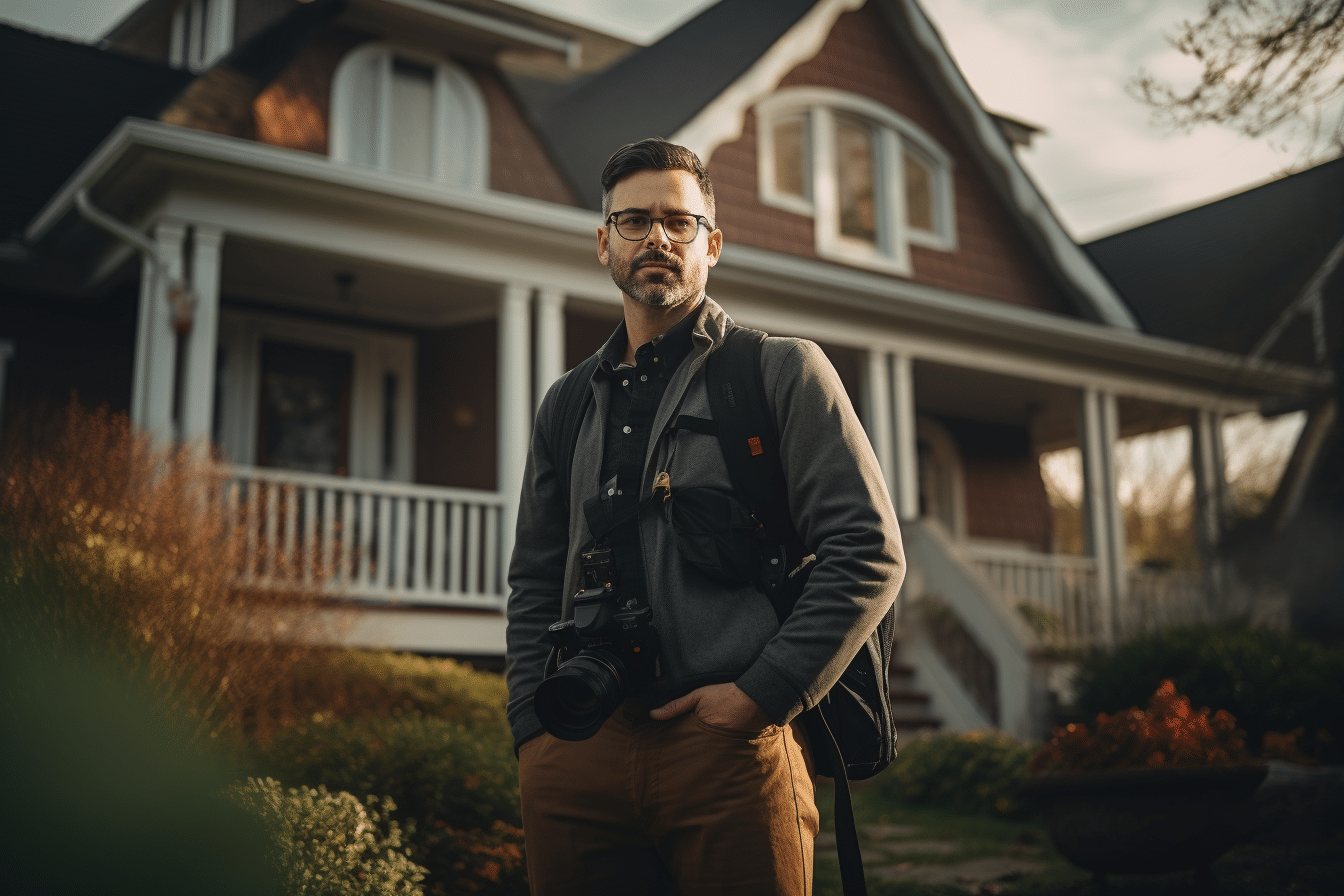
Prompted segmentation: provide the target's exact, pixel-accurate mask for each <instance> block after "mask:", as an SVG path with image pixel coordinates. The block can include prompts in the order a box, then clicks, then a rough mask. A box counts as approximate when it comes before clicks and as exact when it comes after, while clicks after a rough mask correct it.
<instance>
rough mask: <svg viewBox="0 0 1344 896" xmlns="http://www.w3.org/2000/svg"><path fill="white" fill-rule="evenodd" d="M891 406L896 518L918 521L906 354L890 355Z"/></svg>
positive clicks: (910, 379) (911, 376)
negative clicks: (893, 412) (892, 414)
mask: <svg viewBox="0 0 1344 896" xmlns="http://www.w3.org/2000/svg"><path fill="white" fill-rule="evenodd" d="M891 387H892V406H893V410H894V411H895V419H894V422H895V425H894V427H893V431H894V434H895V444H894V445H893V454H894V455H895V457H894V466H895V474H896V475H895V482H896V494H895V495H894V497H895V499H896V516H897V518H898V519H902V520H913V519H918V518H919V443H918V442H917V440H916V438H915V376H914V367H913V364H912V359H911V358H910V356H909V355H907V354H904V353H902V352H897V353H896V354H894V355H892V356H891Z"/></svg>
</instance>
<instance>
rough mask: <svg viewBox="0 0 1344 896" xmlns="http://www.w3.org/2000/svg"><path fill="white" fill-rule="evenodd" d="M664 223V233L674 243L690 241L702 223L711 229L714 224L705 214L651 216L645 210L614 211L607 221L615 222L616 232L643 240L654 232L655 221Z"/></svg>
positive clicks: (628, 238)
mask: <svg viewBox="0 0 1344 896" xmlns="http://www.w3.org/2000/svg"><path fill="white" fill-rule="evenodd" d="M655 221H656V222H658V223H659V224H662V225H663V233H665V234H667V238H668V239H670V240H671V241H672V242H674V243H689V242H691V241H693V240H694V239H695V238H696V237H697V236H698V235H699V234H700V225H701V224H703V225H705V227H707V228H708V229H710V230H713V229H714V225H713V224H711V223H709V219H708V218H706V217H705V216H704V215H667V216H666V217H662V218H651V217H649V216H648V215H646V214H644V213H643V212H612V213H611V214H610V215H607V223H608V224H611V223H615V225H616V232H617V233H619V234H620V235H621V236H622V237H623V238H625V239H627V240H632V241H637V240H642V239H644V238H645V237H646V236H648V235H649V234H650V233H652V232H653V225H654V222H655Z"/></svg>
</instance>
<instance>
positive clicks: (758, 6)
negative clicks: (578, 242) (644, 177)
mask: <svg viewBox="0 0 1344 896" xmlns="http://www.w3.org/2000/svg"><path fill="white" fill-rule="evenodd" d="M815 4H816V0H771V2H770V3H761V2H760V0H720V2H718V3H716V4H714V5H713V6H711V7H709V8H708V9H706V10H705V11H704V12H702V13H700V14H699V15H698V16H696V17H695V18H693V19H691V20H690V21H688V22H686V23H685V24H684V25H682V26H681V27H680V28H677V29H676V30H674V31H672V32H671V33H670V34H668V35H667V36H665V37H664V38H662V39H661V40H659V41H658V42H657V43H655V44H652V45H651V46H648V47H645V48H643V49H641V50H638V51H636V52H635V53H633V54H631V55H630V56H627V57H626V58H625V59H623V60H621V61H620V62H618V63H617V64H616V65H615V66H613V67H612V68H610V69H608V70H607V71H605V72H601V73H600V74H597V75H594V76H593V77H591V78H588V79H586V80H584V81H580V82H578V83H577V84H575V85H573V86H571V87H569V88H568V89H566V90H564V91H563V92H561V93H559V94H557V95H556V96H554V97H552V98H551V99H550V100H549V101H548V102H547V103H546V104H545V106H544V107H541V108H534V109H533V116H534V117H535V119H536V121H537V123H538V125H539V126H540V130H541V131H542V133H543V135H544V136H545V137H546V138H547V139H548V140H549V142H550V144H551V149H552V151H553V153H554V155H555V158H556V161H557V162H558V164H559V165H560V169H561V170H562V171H563V172H564V174H565V176H566V177H567V178H568V179H569V182H570V185H571V186H572V187H573V188H574V192H575V194H576V195H577V196H578V197H579V200H580V201H581V202H582V203H583V204H584V205H586V206H588V207H589V208H593V209H598V208H600V207H601V204H602V188H601V185H600V184H599V175H600V174H601V172H602V168H603V166H605V165H606V162H607V159H608V158H609V157H610V155H611V153H612V151H613V150H614V149H616V148H617V147H619V146H624V145H625V144H627V143H633V142H635V141H636V140H642V139H644V138H645V137H654V136H662V137H669V136H671V135H672V134H673V133H674V132H675V131H676V130H677V128H679V127H681V126H682V125H683V124H685V123H686V122H687V121H689V120H690V119H691V118H692V117H693V116H694V115H695V114H696V113H697V112H699V111H700V110H701V109H702V108H703V107H705V106H706V105H708V104H709V102H710V101H711V100H712V99H714V97H716V96H718V95H719V94H720V93H722V92H723V91H724V90H725V89H727V88H728V86H729V85H730V84H732V83H733V82H734V81H736V80H737V79H738V77H740V76H741V75H742V74H743V73H744V72H746V71H747V69H749V68H751V66H752V65H753V64H755V62H756V60H757V59H759V58H760V57H761V55H762V54H764V53H765V51H766V50H768V49H770V47H772V46H773V45H774V44H775V42H776V41H778V40H779V39H780V38H781V37H783V36H784V34H785V32H787V31H788V30H789V29H790V28H792V27H793V25H794V24H795V23H796V22H797V21H798V20H799V19H801V18H802V17H803V15H804V14H805V13H806V12H807V11H808V10H809V9H811V8H812V7H813V6H814V5H815Z"/></svg>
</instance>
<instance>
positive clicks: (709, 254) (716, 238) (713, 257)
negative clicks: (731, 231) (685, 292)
mask: <svg viewBox="0 0 1344 896" xmlns="http://www.w3.org/2000/svg"><path fill="white" fill-rule="evenodd" d="M722 251H723V231H722V230H715V231H713V232H712V233H710V235H709V245H708V246H707V247H706V249H705V257H706V258H708V259H709V266H710V267H714V265H716V264H718V263H719V253H720V252H722Z"/></svg>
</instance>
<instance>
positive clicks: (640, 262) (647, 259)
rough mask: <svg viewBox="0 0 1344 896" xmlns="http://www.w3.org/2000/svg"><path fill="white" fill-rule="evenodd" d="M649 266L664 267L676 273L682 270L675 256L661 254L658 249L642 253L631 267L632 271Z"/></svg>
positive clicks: (636, 257)
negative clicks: (657, 265)
mask: <svg viewBox="0 0 1344 896" xmlns="http://www.w3.org/2000/svg"><path fill="white" fill-rule="evenodd" d="M648 264H659V265H664V266H666V267H669V268H672V269H673V270H675V271H680V270H681V262H680V261H678V260H677V259H676V258H675V257H674V256H672V255H668V254H667V253H665V252H660V251H658V250H657V249H649V250H647V251H645V252H641V253H639V254H638V255H636V256H635V258H634V262H633V264H632V265H631V267H632V269H633V268H641V267H644V266H645V265H648Z"/></svg>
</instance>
